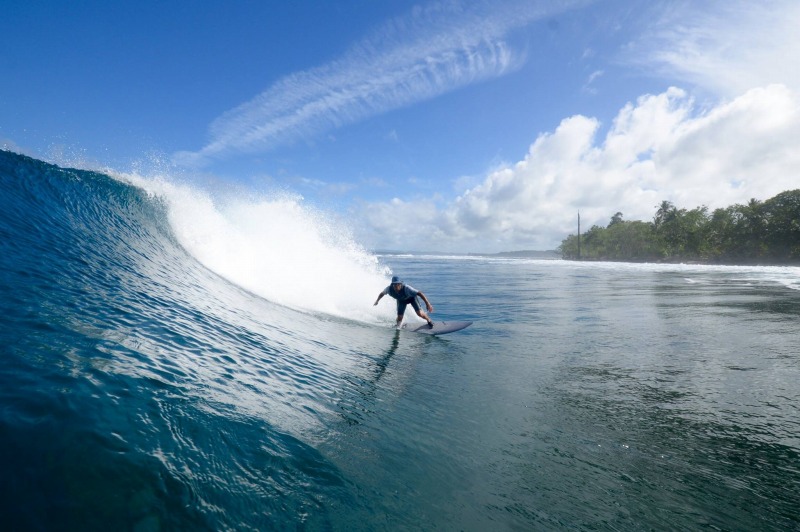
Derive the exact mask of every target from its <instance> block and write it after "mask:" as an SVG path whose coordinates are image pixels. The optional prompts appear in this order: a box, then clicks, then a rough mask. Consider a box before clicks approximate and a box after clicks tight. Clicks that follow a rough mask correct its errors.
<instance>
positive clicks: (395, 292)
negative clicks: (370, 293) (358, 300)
mask: <svg viewBox="0 0 800 532" xmlns="http://www.w3.org/2000/svg"><path fill="white" fill-rule="evenodd" d="M387 294H388V295H390V296H392V297H393V298H394V299H396V300H397V326H398V327H400V323H401V322H402V321H403V315H404V314H405V313H406V306H408V305H411V306H412V307H414V310H415V311H417V316H419V317H420V318H422V319H423V320H425V321H427V322H428V327H430V328H431V329H432V328H433V322H432V321H431V319H430V318H429V317H428V315H427V314H425V312H423V310H422V309H421V308H419V303H417V296H419V297H420V298H422V300H423V301H424V302H425V306H426V307H427V308H428V312H433V305H431V302H430V301H428V298H427V297H425V294H423V293H422V292H420V291H419V290H417V289H416V288H414V287H412V286H409V285H407V284H405V283H404V282H403V281H401V280H400V278H399V277H398V276H396V275H395V276H394V277H392V284H390V285H389V286H387V287H386V288H384V289H383V292H381V293H380V294H378V299H376V300H375V305H377V304H378V302H379V301H380V300H381V298H382V297H383V296H385V295H387ZM375 305H373V306H375Z"/></svg>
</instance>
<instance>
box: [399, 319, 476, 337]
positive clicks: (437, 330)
mask: <svg viewBox="0 0 800 532" xmlns="http://www.w3.org/2000/svg"><path fill="white" fill-rule="evenodd" d="M470 325H472V322H471V321H435V322H433V328H431V327H428V324H427V323H423V324H422V325H417V324H416V323H411V324H408V323H404V324H403V325H402V326H401V327H400V328H401V329H403V330H405V331H411V332H417V333H421V334H431V335H437V334H447V333H451V332H456V331H460V330H461V329H466V328H467V327H469V326H470Z"/></svg>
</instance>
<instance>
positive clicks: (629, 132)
mask: <svg viewBox="0 0 800 532" xmlns="http://www.w3.org/2000/svg"><path fill="white" fill-rule="evenodd" d="M599 126H600V124H599V122H598V121H597V120H596V119H593V118H588V117H585V116H580V115H576V116H573V117H570V118H567V119H565V120H563V121H562V122H561V124H560V125H559V126H558V127H557V128H556V130H555V131H553V132H552V133H546V134H542V135H540V136H539V138H538V139H537V140H536V141H535V142H534V143H533V144H532V145H531V147H530V150H529V152H528V154H527V155H526V156H525V158H524V159H522V160H521V161H519V162H517V163H516V164H514V165H510V166H507V167H504V168H500V169H498V170H496V171H494V172H492V173H491V174H489V175H488V176H487V177H486V178H485V180H484V181H483V182H482V183H481V184H479V185H477V186H475V187H473V188H470V189H468V190H466V191H464V192H463V194H461V195H460V196H459V197H458V198H457V199H455V200H453V201H451V202H450V203H449V204H447V205H445V206H444V207H442V208H440V209H437V208H436V206H435V205H434V204H433V203H430V202H422V203H417V202H405V201H402V200H399V199H394V200H392V201H391V202H389V203H382V204H381V203H378V204H371V205H368V206H367V209H366V211H367V213H368V214H367V216H366V222H367V223H366V225H367V227H368V228H370V229H371V231H372V234H368V233H369V231H365V234H364V236H365V238H367V240H368V241H369V239H370V238H372V239H373V240H374V239H376V238H378V235H380V238H381V239H382V242H373V245H375V246H376V247H387V248H389V247H392V248H399V249H409V248H415V249H420V248H425V249H449V250H453V251H459V250H460V251H480V250H486V251H492V250H503V249H506V250H507V249H522V248H539V249H543V248H551V247H554V246H556V245H558V243H560V241H561V240H562V239H563V238H564V237H565V236H566V235H567V234H568V233H570V232H574V230H575V220H576V212H577V211H578V210H579V209H580V211H581V214H582V219H583V220H584V221H585V222H586V223H589V224H594V223H599V224H602V225H605V224H606V223H608V220H609V219H610V217H611V216H612V215H613V214H614V213H615V212H617V211H621V212H623V213H624V215H625V218H626V219H629V220H633V219H644V220H649V219H652V216H653V214H654V213H655V209H656V206H657V205H658V204H659V203H660V202H661V201H662V200H670V201H672V202H674V203H675V204H676V205H677V206H679V207H685V208H694V207H698V206H701V205H707V206H709V207H710V208H712V209H713V208H717V207H725V206H728V205H732V204H734V203H744V202H747V200H749V199H750V198H753V197H755V198H759V199H766V198H768V197H771V196H773V195H775V194H777V193H779V192H781V191H784V190H788V189H792V188H797V187H798V185H800V179H799V178H800V152H798V150H797V149H796V146H797V141H798V139H800V103H799V102H798V96H797V94H796V93H794V92H792V91H791V90H790V89H789V88H787V87H786V86H784V85H770V86H768V87H763V88H757V89H753V90H750V91H748V92H746V93H745V94H743V95H742V96H740V97H738V98H736V99H734V100H732V101H730V102H726V103H721V104H719V105H718V106H716V107H714V108H712V109H709V110H706V111H698V110H696V109H695V104H694V102H693V100H692V98H691V97H690V96H689V95H688V94H687V93H686V92H685V91H683V90H680V89H677V88H671V89H669V90H667V91H666V92H664V93H662V94H658V95H647V96H643V97H641V98H639V100H638V101H637V102H636V103H631V104H628V105H626V106H625V107H624V108H623V109H622V110H620V112H619V113H618V114H617V117H616V118H615V120H614V123H613V124H612V126H611V128H610V130H609V132H608V133H607V135H606V136H605V138H604V139H602V141H600V142H598V139H597V133H598V130H599Z"/></svg>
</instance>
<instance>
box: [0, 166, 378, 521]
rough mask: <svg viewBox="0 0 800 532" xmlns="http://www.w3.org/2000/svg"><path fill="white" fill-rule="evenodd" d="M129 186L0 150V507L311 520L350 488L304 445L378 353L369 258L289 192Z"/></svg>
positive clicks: (38, 516)
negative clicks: (239, 195) (269, 197)
mask: <svg viewBox="0 0 800 532" xmlns="http://www.w3.org/2000/svg"><path fill="white" fill-rule="evenodd" d="M142 183H145V182H144V181H142ZM145 184H146V185H147V186H148V187H149V188H150V191H145V190H144V189H143V188H142V186H134V185H132V184H128V183H125V182H123V181H121V180H119V179H114V178H111V177H110V176H108V175H104V174H101V173H96V172H89V171H80V170H71V169H62V168H59V167H56V166H52V165H49V164H46V163H44V162H41V161H38V160H35V159H31V158H28V157H24V156H21V155H16V154H13V153H10V152H0V186H2V194H0V202H1V203H0V235H1V238H0V291H1V292H2V294H3V297H2V300H1V303H0V304H1V305H2V314H3V320H2V324H1V325H0V345H2V351H3V354H2V363H0V407H1V408H0V456H2V457H3V458H2V466H0V467H2V470H3V474H2V475H0V492H1V493H0V514H2V515H4V516H6V517H5V518H4V519H10V522H9V521H6V522H7V523H8V526H10V528H11V529H53V528H58V529H72V528H75V529H79V528H80V529H94V528H97V529H100V528H102V529H113V528H114V527H115V526H119V527H121V529H128V528H130V527H131V526H133V527H141V528H140V529H144V530H153V529H160V528H166V529H216V530H218V529H226V528H233V529H242V528H259V529H266V528H285V527H286V526H292V527H294V526H296V525H297V524H298V523H305V524H306V525H309V526H310V527H312V528H316V527H317V526H330V525H331V523H332V522H336V518H334V517H333V516H332V514H331V512H333V511H334V510H333V508H335V509H336V511H338V512H344V513H343V514H342V515H349V514H350V513H351V511H352V508H348V505H349V504H351V503H352V504H353V505H355V502H353V501H354V499H353V498H352V497H351V495H350V493H349V490H350V488H348V486H347V483H346V481H345V479H344V478H343V476H342V474H341V473H340V472H339V471H338V470H337V468H336V467H335V466H334V465H333V464H331V463H330V462H329V461H327V460H326V459H325V458H324V457H323V456H322V454H321V453H320V452H319V451H318V450H317V449H315V448H314V447H313V446H312V445H310V444H309V443H306V442H314V441H315V439H316V438H320V439H321V438H322V436H318V434H319V433H321V432H323V431H324V430H325V429H324V427H325V426H326V424H328V425H329V424H330V419H332V418H333V419H341V417H342V415H343V414H342V413H341V412H340V411H336V408H337V407H336V405H337V400H338V399H337V395H338V394H340V391H339V385H340V382H341V376H342V374H349V373H348V372H349V371H351V370H352V371H353V372H356V373H357V372H358V371H359V363H363V359H364V356H365V355H364V353H370V352H375V351H376V350H378V351H379V349H376V348H375V346H373V345H371V342H372V341H375V340H376V338H378V339H379V338H380V336H381V334H378V336H375V332H374V331H378V332H379V333H382V334H383V335H385V331H382V330H381V329H379V328H376V327H369V326H365V325H364V324H363V323H360V322H376V321H381V320H384V319H386V318H387V317H388V318H389V319H391V314H392V313H391V310H390V309H389V308H388V307H389V306H388V305H386V306H384V307H383V308H378V309H373V308H372V305H371V304H372V302H373V301H374V298H375V295H376V294H377V292H378V290H380V289H381V288H382V287H383V286H384V285H385V283H386V274H387V272H385V271H384V269H383V268H382V267H381V266H380V265H379V264H378V262H377V260H376V259H375V258H374V257H372V256H370V255H369V254H367V253H365V252H364V251H363V250H360V249H358V247H357V246H354V245H352V244H351V243H349V242H348V241H347V239H346V238H343V237H340V236H339V233H335V234H334V232H335V230H334V228H333V227H331V226H328V225H325V224H323V223H322V222H321V221H320V220H321V219H320V218H319V217H317V218H315V216H318V215H314V214H312V213H309V212H306V211H303V209H302V208H301V207H300V206H299V205H298V204H297V202H292V201H291V200H287V199H279V200H273V201H261V202H250V203H242V202H239V203H235V202H231V203H229V204H228V205H227V206H222V207H219V206H216V205H214V203H213V202H212V201H211V200H210V198H209V197H207V196H204V195H202V194H199V193H197V192H196V191H192V189H190V188H188V187H179V186H174V185H169V184H166V183H164V182H156V181H149V182H147V183H145ZM143 186H144V185H143ZM353 286H356V287H361V288H352V287H353ZM364 286H366V287H367V288H363V287H364ZM364 309H366V310H364ZM338 316H346V317H347V318H350V319H347V320H342V319H340V318H339V317H338ZM352 318H355V319H352ZM334 337H335V338H337V339H339V340H338V341H339V344H334V343H331V342H330V341H329V340H328V339H330V338H334ZM343 346H344V347H343ZM331 500H335V501H336V502H337V504H336V505H332V504H330V501H331ZM9 516H10V517H9Z"/></svg>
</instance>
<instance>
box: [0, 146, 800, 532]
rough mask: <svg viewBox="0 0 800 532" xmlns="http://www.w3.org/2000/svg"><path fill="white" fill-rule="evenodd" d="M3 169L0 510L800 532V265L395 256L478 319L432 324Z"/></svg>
mask: <svg viewBox="0 0 800 532" xmlns="http://www.w3.org/2000/svg"><path fill="white" fill-rule="evenodd" d="M0 186H1V187H2V194H0V294H2V298H1V299H0V305H2V308H1V309H0V310H2V320H1V321H0V349H2V351H0V460H1V461H2V464H0V470H1V471H2V474H1V475H0V515H2V516H3V519H4V526H5V527H6V528H7V529H10V530H110V529H118V530H137V531H145V530H226V529H233V530H270V529H276V530H284V529H308V530H420V529H422V530H431V529H443V530H560V529H586V530H650V529H698V528H711V529H723V530H734V529H736V530H754V529H758V530H789V529H797V528H800V469H798V464H799V463H800V407H798V405H800V320H798V317H800V316H799V315H800V269H798V268H767V267H748V268H736V267H708V266H682V265H623V264H583V263H569V262H562V261H533V260H524V259H501V258H494V257H463V256H462V257H441V256H424V255H422V256H421V255H403V256H400V255H383V256H380V257H379V259H380V261H381V262H382V263H384V264H386V265H388V266H389V267H390V268H391V269H392V270H393V271H394V272H395V273H398V274H399V275H401V276H402V277H403V278H405V279H406V280H407V281H408V282H409V283H411V284H413V285H414V286H415V287H417V288H419V289H421V290H423V291H424V292H425V293H426V295H427V296H428V297H429V298H430V299H431V300H432V302H433V304H434V306H435V307H436V313H435V314H434V316H435V317H437V318H439V319H453V320H455V319H463V320H473V321H475V324H474V325H473V326H472V327H470V328H468V329H465V330H463V331H460V332H458V333H454V334H451V335H448V336H443V337H429V336H422V335H417V334H414V333H412V332H407V331H396V330H394V329H393V327H392V326H393V320H387V323H385V324H377V325H376V324H375V323H364V322H361V321H358V320H354V319H346V318H341V317H334V316H330V315H327V314H324V313H318V312H317V313H315V312H308V311H298V310H293V309H290V308H287V307H284V306H281V305H278V304H276V303H274V302H271V301H269V300H267V299H264V298H261V297H258V296H256V295H254V294H252V293H251V292H248V291H247V290H244V289H243V288H240V287H239V286H236V285H235V284H233V283H231V282H230V281H228V280H226V279H224V278H222V277H220V276H218V275H216V274H214V273H213V272H211V271H209V270H208V269H206V268H205V267H204V266H202V265H201V264H200V263H199V262H198V261H197V260H196V259H195V258H194V257H192V256H191V255H190V254H189V253H188V252H187V251H186V250H185V249H184V248H183V247H182V246H181V245H180V244H179V243H178V241H177V239H176V238H175V237H174V235H173V229H172V228H171V226H170V222H169V217H168V209H169V206H168V205H167V204H166V203H165V202H164V201H162V200H160V199H159V198H158V197H155V196H152V195H150V194H148V193H146V192H144V191H143V190H141V189H139V188H136V187H134V186H131V185H129V184H126V183H123V182H121V181H119V180H115V179H112V178H110V177H109V176H106V175H103V174H100V173H94V172H86V171H79V170H70V169H62V168H58V167H55V166H51V165H48V164H46V163H43V162H41V161H37V160H35V159H30V158H27V157H23V156H20V155H16V154H12V153H9V152H0ZM276 223H280V221H279V220H276ZM274 260H276V261H280V260H281V255H280V253H279V250H276V252H275V259H274ZM289 266H291V265H289ZM372 302H373V301H371V300H370V301H365V302H364V305H365V306H371V305H372Z"/></svg>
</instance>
